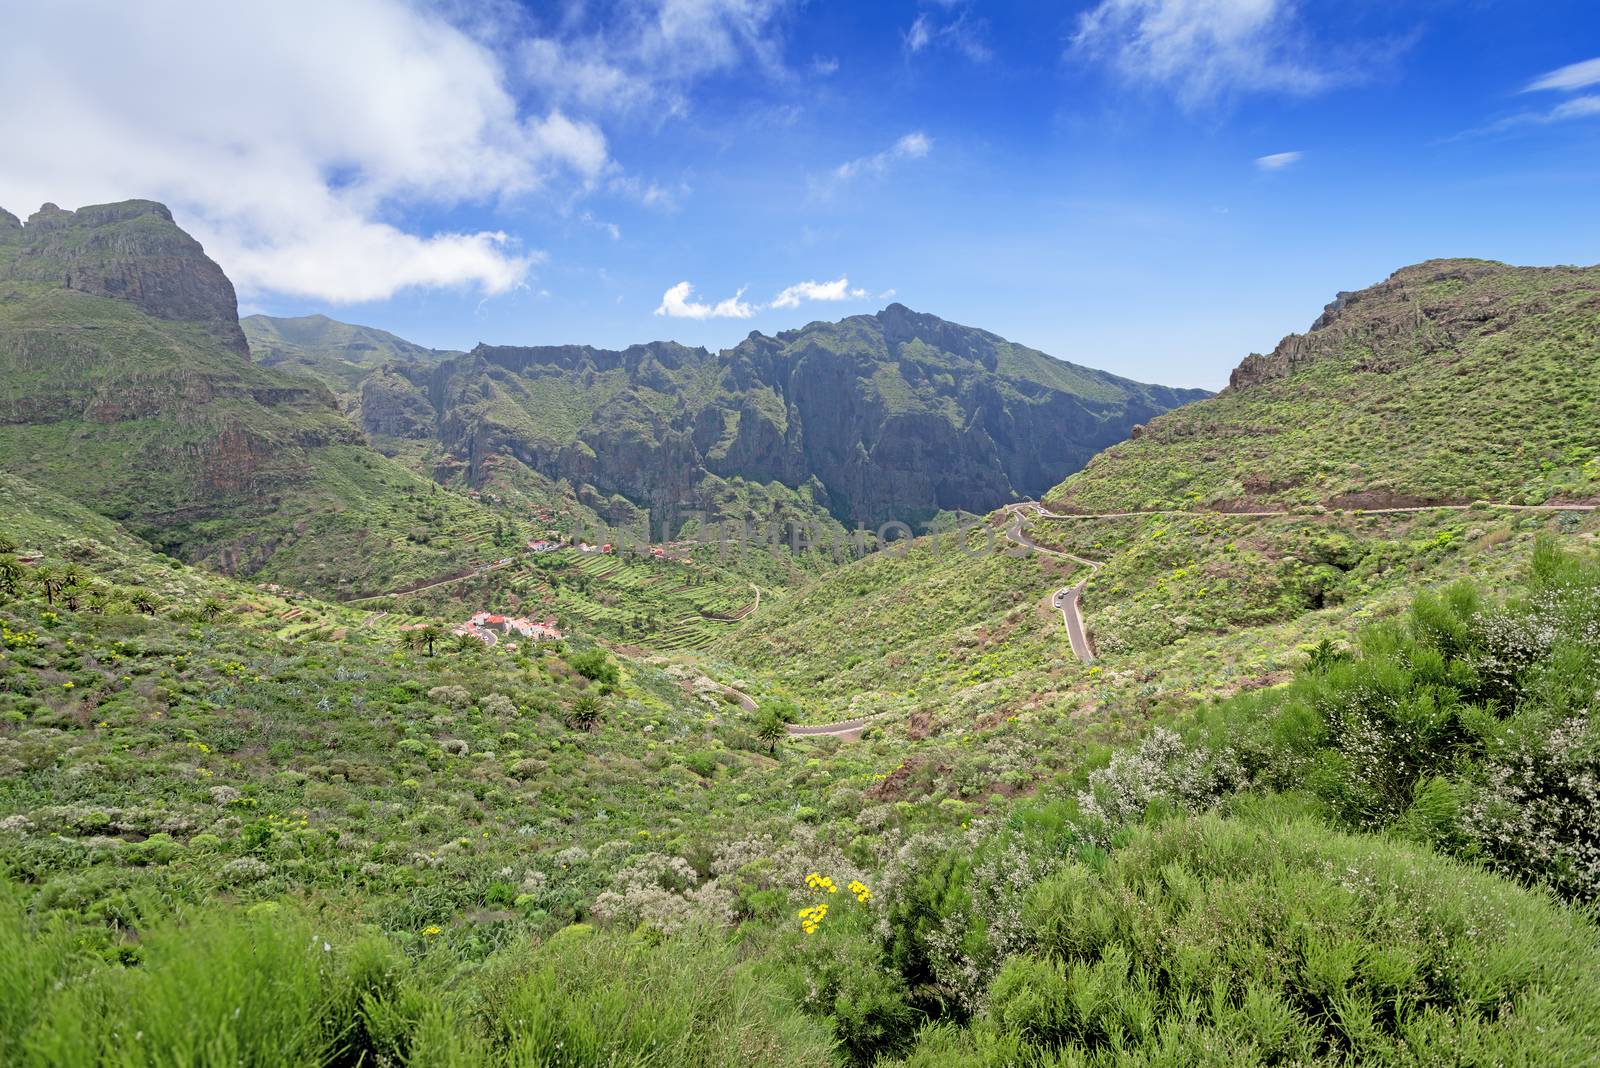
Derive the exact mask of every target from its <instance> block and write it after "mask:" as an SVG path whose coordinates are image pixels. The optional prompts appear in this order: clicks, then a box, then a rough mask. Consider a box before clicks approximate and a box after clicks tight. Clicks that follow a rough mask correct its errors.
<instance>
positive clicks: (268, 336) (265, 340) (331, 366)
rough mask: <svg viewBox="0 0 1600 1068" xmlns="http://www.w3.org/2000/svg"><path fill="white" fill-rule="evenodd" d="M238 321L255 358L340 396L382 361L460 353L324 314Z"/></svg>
mask: <svg viewBox="0 0 1600 1068" xmlns="http://www.w3.org/2000/svg"><path fill="white" fill-rule="evenodd" d="M239 325H240V327H241V328H243V330H244V336H245V339H246V340H247V341H248V342H249V343H250V354H251V355H252V356H253V357H254V358H255V360H256V362H258V363H260V364H262V365H264V366H267V367H277V368H281V369H283V370H286V371H292V372H294V373H297V374H304V375H310V376H311V377H313V378H315V379H317V380H318V381H320V382H321V383H323V384H324V385H325V386H327V387H328V388H329V389H331V390H333V391H334V393H335V394H337V395H339V396H340V397H341V398H342V399H343V398H353V397H354V396H355V394H356V393H357V392H359V390H360V388H361V383H362V382H363V381H364V380H365V379H366V378H367V376H368V375H371V374H372V373H373V372H374V371H376V370H377V369H379V368H381V367H383V366H384V365H386V364H389V363H394V362H397V361H399V362H405V361H416V362H419V363H425V364H434V363H438V362H439V361H441V360H445V359H449V358H450V357H452V356H459V355H460V353H459V352H449V351H445V350H441V349H430V348H425V347H424V346H422V345H418V344H415V343H413V342H410V341H407V340H406V339H405V338H403V337H398V336H396V335H394V334H391V333H389V332H388V331H387V330H379V329H377V328H376V327H372V326H358V325H356V324H353V323H342V322H339V321H338V320H337V319H330V318H328V317H327V316H326V315H300V316H294V317H290V318H281V317H277V316H271V315H247V316H245V317H244V318H243V319H241V320H239Z"/></svg>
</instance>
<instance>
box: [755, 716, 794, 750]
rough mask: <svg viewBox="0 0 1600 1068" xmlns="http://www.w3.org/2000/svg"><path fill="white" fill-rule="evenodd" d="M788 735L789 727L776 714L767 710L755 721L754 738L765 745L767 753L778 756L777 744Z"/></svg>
mask: <svg viewBox="0 0 1600 1068" xmlns="http://www.w3.org/2000/svg"><path fill="white" fill-rule="evenodd" d="M788 735H789V725H788V724H787V723H785V722H784V721H783V717H782V716H781V715H779V714H778V713H777V712H775V711H773V710H771V709H768V710H767V711H765V712H762V713H761V718H760V719H758V720H757V721H756V737H757V738H759V739H761V740H762V741H763V742H765V743H766V746H767V752H768V753H771V754H772V755H773V756H777V755H778V743H779V742H781V741H783V740H784V739H785V738H786V737H788Z"/></svg>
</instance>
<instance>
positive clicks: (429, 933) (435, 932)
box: [422, 923, 444, 938]
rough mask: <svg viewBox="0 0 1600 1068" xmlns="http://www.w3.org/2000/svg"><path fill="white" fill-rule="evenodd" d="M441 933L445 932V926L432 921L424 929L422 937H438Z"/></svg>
mask: <svg viewBox="0 0 1600 1068" xmlns="http://www.w3.org/2000/svg"><path fill="white" fill-rule="evenodd" d="M441 934H444V928H443V927H440V926H439V925H438V924H434V923H430V924H428V926H426V927H424V928H423V929H422V937H424V938H436V937H438V936H439V935H441Z"/></svg>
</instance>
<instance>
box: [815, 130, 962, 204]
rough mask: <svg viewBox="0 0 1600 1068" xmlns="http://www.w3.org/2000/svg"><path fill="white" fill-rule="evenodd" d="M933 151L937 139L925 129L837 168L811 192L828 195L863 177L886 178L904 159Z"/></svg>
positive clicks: (816, 184)
mask: <svg viewBox="0 0 1600 1068" xmlns="http://www.w3.org/2000/svg"><path fill="white" fill-rule="evenodd" d="M932 151H933V138H931V137H929V136H928V135H927V134H925V133H923V132H922V131H921V130H914V131H912V132H911V133H908V134H906V135H905V136H903V137H901V138H900V139H899V140H898V141H896V142H895V143H894V144H892V145H890V146H889V147H888V148H886V149H884V150H883V151H882V152H875V153H873V154H872V155H870V156H862V157H860V158H859V159H852V160H847V161H846V162H844V163H841V164H839V165H838V166H837V167H835V168H834V169H833V170H832V172H830V173H829V175H828V177H827V179H826V180H825V181H820V182H819V181H817V180H815V179H813V180H812V183H811V191H812V193H813V194H816V195H826V194H827V193H829V192H831V191H832V190H833V189H834V188H835V187H837V186H839V185H843V184H844V183H846V182H849V181H851V180H853V179H855V178H859V177H862V176H863V175H867V176H873V177H880V178H881V177H882V176H884V175H886V174H888V173H889V168H890V167H891V166H892V165H893V164H895V163H896V162H898V161H900V160H908V159H923V158H924V157H926V156H927V155H928V153H929V152H932Z"/></svg>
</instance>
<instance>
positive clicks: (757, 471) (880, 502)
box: [362, 304, 1207, 526]
mask: <svg viewBox="0 0 1600 1068" xmlns="http://www.w3.org/2000/svg"><path fill="white" fill-rule="evenodd" d="M400 374H401V375H403V376H404V377H405V378H406V380H407V381H409V382H410V383H411V386H412V389H411V390H410V391H409V392H408V391H406V390H404V389H403V388H401V387H400V385H399V383H398V382H397V381H396V378H395V376H392V375H391V376H387V377H385V378H382V379H377V378H374V379H372V380H369V383H368V385H367V387H365V388H364V391H363V404H362V409H363V418H364V420H365V422H366V426H367V429H368V430H369V431H371V432H374V433H390V432H395V431H396V430H397V429H398V430H401V431H403V432H408V433H413V434H415V433H420V429H419V423H420V419H419V416H421V415H423V414H425V412H426V410H427V409H428V408H431V409H433V411H434V413H435V418H436V425H437V433H438V435H439V437H440V439H441V440H442V441H443V443H444V444H445V446H446V447H447V448H449V449H450V450H451V451H452V453H454V454H455V455H456V456H458V457H460V458H461V459H462V460H463V462H464V463H466V464H468V465H469V466H470V467H471V468H473V469H474V471H475V470H476V468H477V466H478V465H479V464H481V463H483V462H484V461H486V460H487V459H489V458H491V457H498V456H508V455H509V456H512V457H515V458H516V459H517V460H519V461H521V462H522V463H525V464H527V465H528V466H530V467H533V468H535V469H536V470H539V471H541V472H543V473H545V474H546V475H548V476H550V477H555V478H563V479H567V480H569V481H571V482H572V483H573V484H575V485H580V486H589V487H592V488H593V490H594V491H595V492H596V493H597V494H600V495H621V496H623V497H625V498H626V499H627V500H628V501H630V502H632V503H633V504H634V505H636V506H638V507H643V508H650V509H653V510H655V511H656V512H657V513H658V514H667V515H668V516H669V517H670V516H671V515H673V514H676V513H678V512H680V511H684V510H692V509H695V508H701V509H703V508H706V507H707V505H708V503H709V502H708V498H711V497H714V496H715V492H716V487H719V486H721V485H723V484H724V483H725V482H728V481H740V482H743V483H746V484H755V485H766V486H781V487H789V488H791V489H796V490H800V491H801V492H802V494H803V495H804V496H806V497H808V498H810V499H811V500H813V501H814V502H815V503H816V504H817V505H819V506H820V507H821V508H823V509H825V510H826V511H827V512H828V513H830V514H831V515H832V516H834V517H835V518H836V519H838V520H839V521H841V522H843V523H845V524H846V525H856V524H865V525H868V526H877V525H879V524H881V523H884V522H887V521H890V520H899V521H903V522H908V523H913V524H916V523H921V522H924V521H926V520H928V519H930V518H932V517H933V516H935V515H936V514H938V513H939V512H941V511H955V510H963V511H969V512H983V511H988V510H989V509H992V508H995V507H998V506H999V505H1001V504H1003V503H1006V502H1007V501H1011V500H1015V499H1017V498H1018V497H1021V496H1029V495H1033V494H1037V493H1041V492H1043V491H1044V490H1045V489H1048V488H1049V487H1050V486H1052V485H1054V484H1055V483H1056V482H1058V481H1059V480H1060V479H1061V478H1062V477H1064V476H1065V475H1066V474H1067V473H1069V472H1071V471H1073V470H1075V469H1076V468H1078V467H1079V466H1081V465H1082V464H1083V463H1084V462H1086V461H1087V460H1088V458H1089V457H1090V456H1092V455H1093V454H1094V453H1095V452H1096V451H1097V450H1099V449H1101V448H1104V447H1105V446H1107V445H1109V444H1112V443H1113V442H1116V441H1118V440H1121V439H1122V438H1124V437H1125V436H1126V435H1127V434H1128V432H1129V431H1130V429H1131V428H1132V427H1133V426H1135V425H1136V424H1138V423H1140V422H1142V421H1144V420H1146V419H1149V418H1150V417H1152V416H1154V415H1157V414H1159V413H1160V412H1163V411H1166V410H1167V409H1170V408H1172V407H1174V406H1176V405H1179V404H1183V403H1186V402H1188V401H1190V400H1194V399H1198V398H1201V397H1204V396H1206V395H1207V394H1205V392H1204V391H1201V390H1179V389H1169V388H1167V387H1163V386H1147V385H1143V384H1140V383H1136V382H1131V381H1128V380H1127V379H1122V378H1118V377H1117V376H1115V375H1111V374H1107V373H1105V372H1102V371H1095V370H1091V369H1088V368H1083V367H1078V366H1076V365H1073V364H1068V363H1064V362H1062V361H1059V360H1055V359H1053V358H1051V357H1049V356H1046V355H1045V354H1043V353H1041V352H1037V351H1035V350H1033V349H1028V348H1025V347H1023V346H1020V345H1014V344H1012V343H1010V342H1008V341H1005V340H1004V339H1003V338H1000V337H997V336H995V335H994V334H990V333H987V332H985V331H982V330H976V329H972V328H970V327H964V326H958V325H956V324H954V323H948V322H945V321H943V320H941V319H938V318H935V317H934V316H931V315H922V314H918V313H916V312H913V311H911V310H910V309H908V308H905V307H903V306H901V305H898V304H894V305H890V306H889V307H888V308H886V309H884V310H883V311H882V312H879V313H878V314H876V315H859V316H852V317H851V318H848V319H845V320H843V321H841V322H838V323H822V322H818V323H812V324H810V325H809V326H806V327H803V328H801V329H798V330H792V331H786V332H783V333H780V334H778V335H777V336H776V337H767V336H765V335H762V334H759V333H752V334H751V335H750V337H749V338H747V339H746V340H745V341H744V342H742V343H740V344H739V345H738V346H736V347H734V348H732V349H727V350H724V351H722V352H720V353H716V354H713V353H710V352H708V351H706V350H704V349H691V348H686V347H684V346H681V345H677V344H673V343H671V342H657V343H653V344H649V345H636V346H633V347H632V348H629V349H626V350H623V351H608V350H602V349H594V348H591V347H588V346H554V347H538V348H525V347H512V346H493V345H480V346H478V347H477V348H476V349H474V350H473V351H472V352H471V353H469V354H467V355H466V356H463V357H460V358H458V359H455V360H451V361H447V362H445V363H443V364H441V365H440V366H438V367H437V368H436V369H434V370H432V371H431V372H425V371H423V370H421V369H419V368H416V367H412V368H409V369H403V370H401V371H400ZM369 392H370V394H371V395H370V396H368V393H369Z"/></svg>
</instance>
